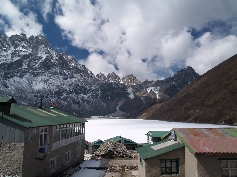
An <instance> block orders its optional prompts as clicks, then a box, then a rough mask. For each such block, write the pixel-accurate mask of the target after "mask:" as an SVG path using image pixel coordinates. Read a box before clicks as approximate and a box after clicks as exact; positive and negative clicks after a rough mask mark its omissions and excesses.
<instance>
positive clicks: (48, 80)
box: [0, 34, 199, 118]
mask: <svg viewBox="0 0 237 177" xmlns="http://www.w3.org/2000/svg"><path fill="white" fill-rule="evenodd" d="M198 77H199V75H198V74H197V73H196V72H195V71H194V70H193V68H191V67H187V68H185V69H182V70H180V71H179V72H178V73H177V74H175V75H174V76H173V77H170V78H167V79H164V80H157V81H144V82H141V81H139V80H138V79H137V78H136V77H135V76H133V75H132V74H131V75H128V76H126V77H123V78H120V77H119V76H118V75H116V74H115V73H110V74H108V75H107V76H105V75H104V74H102V73H100V74H97V75H96V76H95V75H94V74H93V73H92V72H91V71H90V70H89V69H87V68H86V67H85V66H84V65H81V64H79V63H78V62H77V60H76V59H75V58H74V57H73V56H67V55H66V54H64V53H57V52H55V51H54V50H53V49H52V48H51V47H50V45H49V43H48V41H47V39H46V38H45V37H43V36H42V35H38V36H30V37H29V38H27V37H26V35H25V34H20V35H13V36H11V37H9V38H8V37H6V36H4V35H2V34H0V78H1V80H0V95H1V96H13V97H14V98H15V99H16V100H17V101H18V102H19V103H20V104H24V105H32V106H38V105H39V99H40V98H43V99H44V100H43V103H44V106H45V107H49V106H51V105H52V102H54V103H56V105H57V106H56V107H57V109H60V110H63V111H65V112H68V113H70V114H74V115H77V116H79V117H90V116H94V115H97V116H98V115H100V116H105V115H109V116H123V117H129V118H131V117H136V116H137V114H138V113H139V112H140V111H141V110H144V109H145V108H147V107H149V106H151V105H153V104H155V103H157V102H160V101H163V100H165V99H167V98H171V97H173V96H174V95H175V94H176V93H177V92H178V91H179V90H180V89H182V88H183V87H185V86H186V85H188V84H190V83H191V82H193V81H194V80H195V79H196V78H198Z"/></svg>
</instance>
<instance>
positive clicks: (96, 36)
mask: <svg viewBox="0 0 237 177" xmlns="http://www.w3.org/2000/svg"><path fill="white" fill-rule="evenodd" d="M96 2H97V3H96V5H92V4H90V1H64V0H58V3H57V9H58V12H60V13H58V14H56V16H55V22H56V23H57V24H58V25H59V27H60V28H61V29H62V30H63V35H64V37H66V38H68V39H69V40H71V42H72V44H73V45H74V46H77V47H79V48H86V49H87V50H89V51H90V52H91V53H94V52H98V51H103V56H99V54H96V55H94V54H92V55H91V56H90V57H88V59H87V60H88V61H85V64H86V66H87V67H88V68H89V69H91V70H92V71H93V72H94V74H97V73H95V72H99V71H100V72H105V73H108V72H110V71H111V70H113V67H111V64H114V65H116V66H117V67H118V68H119V70H118V71H117V70H116V72H117V74H119V75H120V76H124V75H127V74H131V73H133V74H135V75H136V76H137V77H139V79H141V80H143V79H144V78H147V79H151V78H155V77H158V76H157V75H156V74H157V73H159V71H162V70H170V67H172V66H183V65H184V64H188V65H191V66H192V67H194V68H197V71H198V72H199V73H200V74H202V73H203V72H205V70H206V69H208V68H210V67H213V66H215V65H216V64H217V63H219V62H220V61H221V60H225V59H227V58H228V57H229V56H231V55H232V53H233V52H230V51H228V50H220V51H214V50H219V48H218V47H217V46H218V45H217V44H216V43H217V42H219V43H220V44H221V43H222V40H223V42H224V43H225V44H226V46H233V45H235V40H234V39H229V38H230V37H229V35H231V34H225V35H224V36H222V37H220V36H221V35H219V34H217V33H216V34H214V33H213V34H212V35H211V36H212V37H211V38H213V39H212V40H209V39H207V41H209V42H210V43H211V44H215V45H216V47H215V48H214V49H213V48H211V49H210V50H211V51H213V52H214V53H218V54H219V56H220V57H217V58H212V59H211V58H207V59H206V60H204V59H200V58H199V59H198V57H195V56H205V52H206V51H205V50H204V49H205V48H204V47H208V46H209V45H208V44H209V43H208V42H202V45H201V46H200V47H197V46H195V44H196V43H197V40H195V39H194V38H193V37H192V36H191V33H190V32H187V29H190V28H195V29H196V30H201V29H202V28H204V27H205V26H206V25H208V24H209V23H213V22H217V21H223V22H228V21H230V23H229V24H231V25H232V26H231V28H232V31H233V30H234V29H236V26H237V23H231V21H232V20H233V19H235V20H236V18H237V11H236V8H237V1H227V2H226V1H222V0H209V1H205V0H200V1H195V0H184V1H181V2H178V3H177V2H176V1H166V0H161V1H155V0H151V1H148V2H147V1H141V0H129V1H119V0H114V1H107V0H106V1H105V0H98V1H96ZM230 31H231V30H230ZM215 35H216V36H215ZM215 37H216V38H218V40H217V39H216V40H214V38H215ZM203 38H204V37H203ZM231 38H235V36H232V37H231ZM201 39H202V38H200V39H199V40H201ZM202 52H203V53H202ZM221 57H224V58H222V59H221ZM226 57H227V58H226ZM144 58H146V61H147V62H145V63H144V62H142V61H141V59H144ZM105 60H106V61H105ZM196 60H197V61H196ZM97 61H100V62H101V61H103V62H102V63H103V67H102V66H101V69H99V68H97V67H95V66H93V65H92V63H97ZM198 61H199V62H200V63H202V66H201V65H200V66H199V67H197V66H198V65H196V63H198ZM106 64H108V66H107V67H106V66H105V65H106ZM207 66H209V67H207Z"/></svg>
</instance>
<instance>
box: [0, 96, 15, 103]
mask: <svg viewBox="0 0 237 177" xmlns="http://www.w3.org/2000/svg"><path fill="white" fill-rule="evenodd" d="M0 103H17V102H16V100H15V99H14V98H12V97H0Z"/></svg>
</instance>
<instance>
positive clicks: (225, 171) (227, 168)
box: [221, 159, 237, 177]
mask: <svg viewBox="0 0 237 177" xmlns="http://www.w3.org/2000/svg"><path fill="white" fill-rule="evenodd" d="M221 172H222V177H237V159H235V160H234V159H233V160H229V159H221Z"/></svg>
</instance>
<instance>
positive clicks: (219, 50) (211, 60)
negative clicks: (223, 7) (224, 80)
mask: <svg viewBox="0 0 237 177" xmlns="http://www.w3.org/2000/svg"><path fill="white" fill-rule="evenodd" d="M194 42H195V44H196V47H195V48H194V49H193V50H192V52H193V53H192V54H190V56H189V57H188V58H187V59H186V65H189V66H192V67H193V68H194V69H195V71H196V72H198V73H200V74H203V73H205V72H206V71H208V70H210V69H212V68H213V67H214V66H216V65H218V64H219V63H221V62H222V61H223V60H225V59H227V58H229V57H230V56H233V55H234V54H236V46H237V37H236V36H235V35H228V36H226V37H223V38H216V36H213V35H212V34H211V33H210V32H208V33H205V34H204V35H202V36H201V37H200V38H198V39H196V40H195V41H194Z"/></svg>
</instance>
